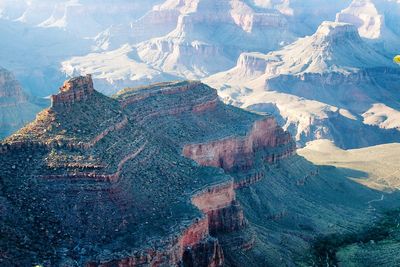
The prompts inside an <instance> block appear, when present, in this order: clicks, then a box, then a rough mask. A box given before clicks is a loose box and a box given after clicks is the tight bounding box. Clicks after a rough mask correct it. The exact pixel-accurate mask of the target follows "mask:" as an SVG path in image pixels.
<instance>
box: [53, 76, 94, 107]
mask: <svg viewBox="0 0 400 267" xmlns="http://www.w3.org/2000/svg"><path fill="white" fill-rule="evenodd" d="M93 92H94V88H93V81H92V76H91V75H90V74H89V75H86V76H85V77H78V78H74V79H70V80H68V81H66V82H65V83H64V85H63V86H62V87H60V93H59V94H57V95H52V96H51V106H52V107H57V106H68V105H71V104H73V103H75V102H79V101H84V100H86V99H87V98H88V97H90V95H92V94H93Z"/></svg>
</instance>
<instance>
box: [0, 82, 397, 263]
mask: <svg viewBox="0 0 400 267" xmlns="http://www.w3.org/2000/svg"><path fill="white" fill-rule="evenodd" d="M59 91H60V92H59V94H58V95H55V96H53V97H52V99H53V103H52V105H51V106H50V107H49V108H48V109H46V110H44V111H43V112H41V113H40V114H38V116H37V118H36V120H35V121H33V122H32V123H30V124H28V125H27V126H26V127H24V128H22V129H21V130H19V131H18V132H17V133H15V134H13V135H11V136H10V137H8V138H6V139H5V140H4V141H3V142H2V143H1V146H0V153H1V161H0V170H1V173H0V176H1V178H2V187H1V197H0V206H1V208H2V210H3V211H4V216H2V218H1V219H0V220H1V228H0V231H1V233H2V234H4V236H5V239H2V241H0V249H1V254H0V255H1V258H0V260H1V262H2V263H4V264H6V265H7V264H19V265H26V264H32V263H34V264H43V265H67V266H82V265H85V266H91V267H92V266H115V265H118V266H138V265H144V266H223V265H225V264H238V265H242V264H244V261H245V259H248V258H251V259H252V263H253V264H255V265H256V266H263V265H265V264H270V263H273V262H276V260H277V259H279V258H281V259H283V264H293V263H294V262H296V261H297V260H298V258H297V256H296V255H297V253H301V252H300V251H303V252H304V251H306V250H307V248H308V247H309V246H310V245H311V242H312V240H313V239H314V238H315V237H316V236H317V235H318V234H320V233H329V232H331V231H339V232H341V231H345V229H346V228H347V227H350V225H353V226H354V227H356V226H357V225H358V226H360V225H362V224H363V221H365V220H369V219H371V218H372V216H373V214H368V213H367V214H366V213H364V211H363V210H364V208H363V206H364V203H365V202H366V200H367V199H372V198H374V197H376V196H377V194H378V193H377V192H374V191H372V190H369V189H367V188H363V187H361V186H357V185H354V184H353V183H352V182H351V181H350V180H348V179H347V178H346V177H344V176H343V174H341V172H339V171H335V170H329V171H328V169H325V168H324V167H317V166H315V165H312V164H311V163H309V162H307V161H306V160H305V159H303V158H301V157H299V156H298V155H297V154H296V152H295V142H294V141H293V140H292V138H291V136H290V134H289V133H288V132H285V131H284V130H283V129H282V128H281V127H280V126H278V124H277V122H276V121H275V120H274V119H273V118H272V117H271V116H266V117H265V116H261V115H257V114H254V113H250V112H247V111H244V110H241V109H238V108H235V107H233V106H229V105H225V104H223V103H222V102H221V101H220V100H218V97H217V93H216V91H215V90H214V89H212V88H210V87H209V86H207V85H205V84H203V83H201V82H193V81H184V82H171V83H159V84H154V85H150V86H144V87H139V88H127V89H124V90H122V91H120V92H119V93H118V94H116V95H114V96H113V97H112V98H110V97H106V96H104V95H102V94H100V93H98V92H97V91H96V90H95V89H94V87H93V81H92V78H91V76H90V75H88V76H82V77H77V78H73V79H71V80H69V81H66V82H65V83H64V85H63V86H62V87H61V88H60V89H59ZM232 121H235V122H239V121H240V124H238V123H236V124H232V123H231V122H232ZM332 174H334V176H335V178H334V179H331V178H329V177H330V176H331V175H332ZM316 188H320V189H319V190H315V189H316ZM350 188H351V190H350ZM310 192H313V193H312V194H310ZM338 194H339V195H341V196H342V197H339V198H338V197H337V195H338ZM322 195H323V197H322ZM394 198H395V195H393V196H387V201H388V202H390V203H391V200H392V199H394ZM344 200H345V201H344ZM348 202H351V203H353V204H352V206H348V205H346V204H345V203H348ZM383 204H384V205H387V204H386V201H384V202H383V203H382V205H383ZM330 205H339V206H340V207H341V210H336V211H332V210H329V209H327V208H326V206H330ZM316 214H324V216H322V217H321V216H317V215H316ZM326 218H329V220H327V219H326ZM15 220H18V224H16V223H15ZM286 220H290V221H292V223H291V224H288V223H287V222H286ZM76 225H79V227H76ZM333 225H335V226H333ZM342 225H343V226H342ZM277 240H281V241H279V242H278V241H277ZM282 240H287V243H282ZM4 241H6V243H5V242H4ZM50 247H53V248H55V249H54V250H51V249H49V248H50ZM27 248H29V251H30V253H29V254H27V253H26V249H27ZM294 248H296V249H294ZM51 251H53V252H51ZM238 251H239V252H240V253H238ZM283 255H286V256H285V257H283Z"/></svg>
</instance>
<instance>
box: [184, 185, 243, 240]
mask: <svg viewBox="0 0 400 267" xmlns="http://www.w3.org/2000/svg"><path fill="white" fill-rule="evenodd" d="M192 203H193V204H194V205H195V206H196V207H198V208H199V209H200V210H201V211H202V212H204V213H205V214H206V216H207V218H208V228H209V231H210V234H211V235H216V234H220V233H227V232H233V231H237V230H240V229H242V228H244V227H245V225H246V220H245V218H244V215H243V210H242V208H241V207H240V204H239V203H238V202H237V201H236V194H235V190H234V183H233V182H232V181H231V182H228V183H225V184H220V185H216V186H213V187H210V188H207V189H206V190H204V191H203V192H200V193H198V194H196V195H195V196H194V197H193V198H192Z"/></svg>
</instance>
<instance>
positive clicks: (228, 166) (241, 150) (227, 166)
mask: <svg viewBox="0 0 400 267" xmlns="http://www.w3.org/2000/svg"><path fill="white" fill-rule="evenodd" d="M275 148H281V149H277V150H274V149H275ZM258 151H264V152H265V153H264V155H263V157H264V160H265V161H266V162H276V161H277V160H279V159H281V158H286V157H288V156H290V155H292V154H293V153H294V151H295V144H294V143H293V141H292V139H291V137H290V135H289V133H287V132H285V131H283V130H282V128H280V127H279V126H278V125H277V123H276V121H275V119H274V118H271V117H269V118H265V119H263V120H260V121H256V122H255V123H254V125H253V127H252V129H251V130H250V132H249V133H248V134H247V135H246V136H245V137H230V138H225V139H222V140H216V141H210V142H207V143H202V144H188V145H185V146H184V148H183V155H184V156H186V157H188V158H191V159H193V160H195V161H196V162H198V163H199V164H200V165H203V166H213V167H219V168H223V169H224V170H227V171H229V170H232V169H233V168H238V169H249V168H250V167H252V166H253V164H254V160H255V153H256V152H258Z"/></svg>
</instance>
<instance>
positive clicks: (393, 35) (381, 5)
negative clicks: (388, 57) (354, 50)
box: [336, 0, 400, 54]
mask: <svg viewBox="0 0 400 267" xmlns="http://www.w3.org/2000/svg"><path fill="white" fill-rule="evenodd" d="M399 11H400V4H399V3H396V1H373V0H354V1H353V2H352V3H351V4H350V5H349V6H348V7H347V8H345V9H343V10H342V11H340V12H339V13H338V14H337V15H336V21H339V22H347V23H351V24H353V25H355V26H356V27H357V29H358V32H359V33H360V36H361V37H363V38H366V39H368V40H371V41H373V42H374V43H376V46H377V48H378V49H380V50H383V52H387V53H389V54H391V53H395V51H396V49H397V47H398V46H399V45H400V37H399V35H398V33H399V32H398V30H397V28H398V26H399V24H398V23H399V22H398V20H397V22H396V19H395V20H393V17H394V16H396V15H394V14H395V13H397V14H398V12H399Z"/></svg>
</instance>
